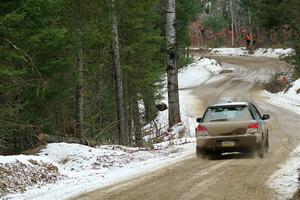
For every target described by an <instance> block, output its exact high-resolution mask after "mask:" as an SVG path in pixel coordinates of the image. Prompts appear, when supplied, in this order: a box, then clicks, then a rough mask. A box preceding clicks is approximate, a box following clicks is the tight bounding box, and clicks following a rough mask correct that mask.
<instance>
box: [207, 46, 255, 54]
mask: <svg viewBox="0 0 300 200" xmlns="http://www.w3.org/2000/svg"><path fill="white" fill-rule="evenodd" d="M209 50H210V53H211V54H217V55H222V56H246V55H248V54H249V53H248V51H247V49H246V48H245V47H240V48H213V49H209Z"/></svg>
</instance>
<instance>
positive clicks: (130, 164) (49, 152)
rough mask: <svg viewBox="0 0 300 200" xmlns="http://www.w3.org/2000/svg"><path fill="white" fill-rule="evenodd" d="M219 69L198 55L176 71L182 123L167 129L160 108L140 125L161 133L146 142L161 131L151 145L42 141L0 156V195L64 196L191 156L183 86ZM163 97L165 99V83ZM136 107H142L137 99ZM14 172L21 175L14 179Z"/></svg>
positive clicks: (187, 99)
mask: <svg viewBox="0 0 300 200" xmlns="http://www.w3.org/2000/svg"><path fill="white" fill-rule="evenodd" d="M222 70H223V67H222V66H221V65H219V64H218V63H217V62H216V61H215V60H212V59H208V58H201V59H199V58H197V60H196V61H195V63H193V64H191V65H189V66H187V67H186V68H183V69H181V70H180V72H179V87H180V88H181V89H183V90H180V91H179V98H180V107H181V114H182V115H181V118H182V121H183V123H180V124H177V125H176V126H174V127H172V129H168V128H167V127H168V126H167V125H168V110H165V111H162V112H159V113H158V116H157V118H156V119H155V120H154V122H153V123H151V124H149V125H147V126H145V128H144V129H145V130H146V129H149V130H151V129H152V131H153V128H155V129H154V130H159V131H160V132H161V133H157V132H156V133H154V134H150V135H148V136H145V137H144V139H145V140H146V141H149V140H151V139H153V138H156V137H157V134H158V135H160V137H161V141H160V142H159V141H157V142H156V143H155V144H153V147H154V149H155V150H141V149H138V148H128V147H122V146H112V145H103V146H100V147H97V148H92V147H88V146H84V145H79V144H66V143H54V144H49V145H47V148H45V149H44V150H42V151H41V152H40V153H39V154H38V155H37V156H25V155H19V156H0V170H1V171H0V198H1V197H3V196H4V195H6V196H5V197H4V198H7V199H21V200H25V199H31V200H35V199H36V200H38V199H53V200H55V199H59V200H61V199H67V198H70V197H72V196H75V195H78V194H81V193H83V192H88V191H92V190H95V189H97V188H100V187H104V186H107V185H110V184H113V183H117V182H120V181H123V180H126V179H129V178H133V177H134V176H138V175H141V174H143V173H149V172H151V171H154V170H157V169H160V168H162V167H164V166H166V165H169V164H170V163H173V162H177V161H178V160H181V159H186V158H188V157H191V156H193V153H194V150H195V138H194V137H193V136H194V129H195V127H196V125H197V123H196V120H195V117H194V116H191V115H190V114H189V113H188V110H189V109H190V108H189V106H190V105H191V103H193V102H196V101H195V97H194V96H192V95H191V94H189V93H188V92H187V91H188V90H184V88H189V87H196V86H198V85H200V84H202V83H203V82H205V81H207V80H208V79H209V78H210V77H211V76H212V75H214V74H218V73H220V72H221V71H222ZM163 102H164V103H166V104H167V93H166V87H165V88H164V100H163ZM139 106H140V109H141V111H143V109H144V108H143V105H142V103H140V105H139ZM14 171H15V173H14ZM19 173H22V176H24V175H25V176H24V177H25V178H22V179H20V181H19V182H18V177H19V176H20V174H19ZM36 179H38V180H36ZM8 182H12V183H14V184H7V183H8ZM4 185H5V187H3V186H4ZM3 188H4V189H3ZM1 189H2V190H1Z"/></svg>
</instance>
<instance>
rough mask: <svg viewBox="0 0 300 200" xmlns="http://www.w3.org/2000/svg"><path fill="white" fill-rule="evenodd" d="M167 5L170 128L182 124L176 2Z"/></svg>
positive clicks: (172, 1)
mask: <svg viewBox="0 0 300 200" xmlns="http://www.w3.org/2000/svg"><path fill="white" fill-rule="evenodd" d="M166 3H167V5H166V12H167V13H166V41H167V53H168V57H167V80H168V103H169V127H172V126H173V125H175V124H177V123H179V122H181V119H180V108H179V96H178V74H177V73H178V72H177V71H178V69H177V47H176V28H175V24H176V16H175V7H176V6H175V0H167V2H166Z"/></svg>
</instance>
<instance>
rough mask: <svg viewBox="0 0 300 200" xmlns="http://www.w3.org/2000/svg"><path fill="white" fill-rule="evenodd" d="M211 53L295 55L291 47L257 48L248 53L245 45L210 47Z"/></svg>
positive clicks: (266, 55) (258, 55) (272, 56)
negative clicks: (237, 46)
mask: <svg viewBox="0 0 300 200" xmlns="http://www.w3.org/2000/svg"><path fill="white" fill-rule="evenodd" d="M209 50H210V53H211V54H216V55H223V56H254V57H267V58H284V57H287V56H291V55H295V50H294V49H292V48H287V49H283V48H279V49H272V48H259V49H256V50H255V51H254V52H253V53H249V51H248V50H247V49H246V47H239V48H212V49H209Z"/></svg>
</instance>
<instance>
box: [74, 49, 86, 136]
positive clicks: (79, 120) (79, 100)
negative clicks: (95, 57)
mask: <svg viewBox="0 0 300 200" xmlns="http://www.w3.org/2000/svg"><path fill="white" fill-rule="evenodd" d="M76 71H77V78H78V80H77V81H78V82H77V87H76V124H77V130H78V131H79V134H80V135H81V136H82V135H83V133H84V125H83V123H84V122H83V78H84V77H83V50H82V48H81V47H79V48H78V49H77V61H76Z"/></svg>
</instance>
